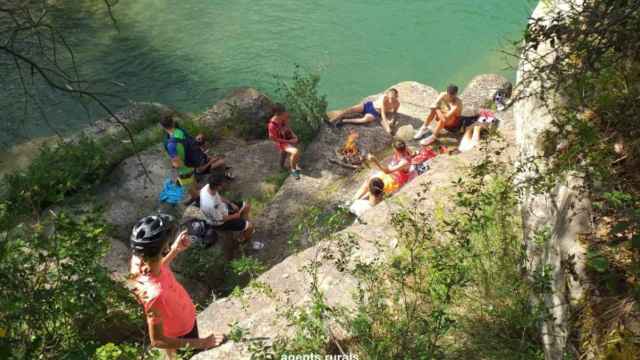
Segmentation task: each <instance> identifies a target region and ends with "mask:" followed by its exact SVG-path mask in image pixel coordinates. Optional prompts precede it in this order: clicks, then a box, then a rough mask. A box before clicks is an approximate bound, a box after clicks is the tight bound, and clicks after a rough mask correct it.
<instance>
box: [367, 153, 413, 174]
mask: <svg viewBox="0 0 640 360" xmlns="http://www.w3.org/2000/svg"><path fill="white" fill-rule="evenodd" d="M367 158H368V159H369V160H370V161H372V162H373V163H374V164H375V165H376V167H377V168H378V169H380V171H382V172H383V173H385V174H391V173H392V172H394V171H398V170H400V169H402V168H403V167H405V166H407V165H408V164H409V163H408V162H407V160H404V159H402V160H401V161H399V162H398V163H397V164H394V165H392V166H386V165H384V164H381V163H380V161H378V159H377V158H376V157H375V156H373V155H371V154H369V156H368V157H367Z"/></svg>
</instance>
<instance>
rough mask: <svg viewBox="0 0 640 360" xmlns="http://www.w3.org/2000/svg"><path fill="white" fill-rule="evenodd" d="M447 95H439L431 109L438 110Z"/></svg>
mask: <svg viewBox="0 0 640 360" xmlns="http://www.w3.org/2000/svg"><path fill="white" fill-rule="evenodd" d="M445 94H446V93H440V95H438V98H437V99H436V101H435V102H434V103H433V104H431V106H430V107H431V108H432V109H437V108H438V107H439V105H440V102H441V101H442V100H443V99H444V96H445Z"/></svg>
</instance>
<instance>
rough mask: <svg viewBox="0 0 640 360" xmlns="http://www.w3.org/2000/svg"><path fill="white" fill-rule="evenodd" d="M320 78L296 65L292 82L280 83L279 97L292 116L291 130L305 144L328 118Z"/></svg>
mask: <svg viewBox="0 0 640 360" xmlns="http://www.w3.org/2000/svg"><path fill="white" fill-rule="evenodd" d="M319 83H320V76H319V75H316V74H312V73H308V72H304V71H303V70H302V69H301V68H300V66H299V65H296V67H295V69H294V72H293V77H292V79H291V81H282V82H280V87H279V88H278V89H277V90H276V94H277V95H278V96H277V97H279V98H281V101H282V102H283V103H284V104H286V107H287V110H288V111H289V113H290V115H291V120H290V123H291V128H292V129H293V131H294V132H295V133H296V134H297V135H298V138H299V139H300V141H301V142H302V143H303V144H305V145H306V144H309V143H310V142H311V141H312V140H313V138H314V137H315V135H316V133H317V131H318V129H319V128H320V125H321V124H322V122H323V121H324V120H325V118H326V116H327V115H326V114H327V99H326V96H325V95H320V94H319V93H318V84H319Z"/></svg>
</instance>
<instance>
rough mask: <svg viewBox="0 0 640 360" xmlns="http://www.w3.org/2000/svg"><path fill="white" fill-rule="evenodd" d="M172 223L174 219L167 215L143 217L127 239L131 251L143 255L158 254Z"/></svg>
mask: <svg viewBox="0 0 640 360" xmlns="http://www.w3.org/2000/svg"><path fill="white" fill-rule="evenodd" d="M174 223H175V219H174V217H173V216H171V215H167V214H157V215H151V216H145V217H144V218H142V219H140V221H138V222H137V223H136V224H135V225H134V226H133V230H132V231H131V238H130V239H129V244H130V246H131V249H132V250H133V251H134V252H136V253H140V254H144V255H155V254H157V253H159V252H160V251H161V250H162V247H163V246H164V243H165V240H166V238H167V235H168V232H170V231H171V229H172V228H173V226H174Z"/></svg>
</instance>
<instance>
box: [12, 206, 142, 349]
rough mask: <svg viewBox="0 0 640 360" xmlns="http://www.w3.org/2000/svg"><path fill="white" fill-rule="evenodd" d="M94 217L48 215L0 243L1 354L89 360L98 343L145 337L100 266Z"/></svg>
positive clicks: (125, 297)
mask: <svg viewBox="0 0 640 360" xmlns="http://www.w3.org/2000/svg"><path fill="white" fill-rule="evenodd" d="M104 233H105V225H104V223H102V222H101V220H100V218H99V214H97V213H94V212H89V213H86V214H84V215H82V216H75V217H71V216H68V215H66V214H64V213H59V214H51V216H49V217H48V218H47V219H46V220H44V222H42V223H37V224H35V225H32V226H29V225H25V224H20V225H18V226H17V227H15V228H14V229H12V230H10V231H8V232H6V233H4V234H3V239H2V241H0V282H2V287H1V288H0V308H1V309H2V315H0V328H2V329H5V330H6V333H7V334H6V335H5V336H3V337H0V349H1V350H0V351H2V352H3V353H4V354H5V355H6V357H9V358H13V359H34V358H39V359H74V358H85V359H86V358H89V357H90V356H91V355H92V354H93V353H94V351H95V349H96V348H98V347H99V346H100V345H101V343H106V342H108V341H121V340H123V339H127V340H137V339H139V338H140V336H141V335H143V334H144V333H143V331H142V328H143V324H142V323H141V319H142V315H141V314H140V312H139V307H138V306H137V304H136V303H135V301H134V300H133V298H132V297H131V296H130V295H129V293H128V291H127V290H126V289H124V287H122V286H120V285H118V284H116V283H115V282H114V281H113V280H112V279H111V278H110V276H109V273H108V271H107V270H106V269H105V268H103V267H102V266H101V265H100V264H99V260H100V259H101V258H102V257H103V256H104V255H105V253H106V251H107V249H108V242H107V241H106V239H105V238H104Z"/></svg>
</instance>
